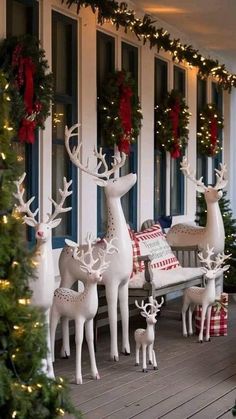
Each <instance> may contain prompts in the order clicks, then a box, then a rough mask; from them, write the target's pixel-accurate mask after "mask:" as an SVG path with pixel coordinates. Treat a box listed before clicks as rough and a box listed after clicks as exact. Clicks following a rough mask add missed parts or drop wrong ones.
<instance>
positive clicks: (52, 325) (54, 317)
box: [50, 306, 60, 362]
mask: <svg viewBox="0 0 236 419" xmlns="http://www.w3.org/2000/svg"><path fill="white" fill-rule="evenodd" d="M59 319H60V314H59V313H58V311H57V309H56V307H54V306H52V309H51V316H50V335H51V356H52V362H54V361H55V335H56V328H57V324H58V321H59Z"/></svg>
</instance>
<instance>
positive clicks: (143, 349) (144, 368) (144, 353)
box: [142, 344, 148, 372]
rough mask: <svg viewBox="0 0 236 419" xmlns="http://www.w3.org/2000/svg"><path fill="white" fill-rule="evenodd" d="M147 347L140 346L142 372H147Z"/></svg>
mask: <svg viewBox="0 0 236 419" xmlns="http://www.w3.org/2000/svg"><path fill="white" fill-rule="evenodd" d="M146 352H147V345H146V344H142V353H143V372H148V370H147V360H146Z"/></svg>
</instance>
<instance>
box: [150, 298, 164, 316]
mask: <svg viewBox="0 0 236 419" xmlns="http://www.w3.org/2000/svg"><path fill="white" fill-rule="evenodd" d="M149 301H150V300H149ZM151 304H152V305H153V308H154V312H156V313H157V312H158V311H160V310H159V308H160V307H161V306H162V305H163V304H164V298H163V297H161V302H160V304H158V301H157V300H156V299H153V301H152V303H151Z"/></svg>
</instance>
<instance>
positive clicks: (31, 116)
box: [0, 35, 52, 143]
mask: <svg viewBox="0 0 236 419" xmlns="http://www.w3.org/2000/svg"><path fill="white" fill-rule="evenodd" d="M0 69H1V70H2V71H4V73H5V75H6V77H7V80H8V81H9V83H10V87H9V95H10V98H11V102H12V107H11V115H10V117H11V120H12V121H13V122H12V123H13V124H14V128H15V130H16V132H17V136H18V138H19V139H20V141H22V142H23V141H25V142H29V143H33V142H34V131H35V129H36V128H37V127H40V128H44V122H45V119H46V118H47V116H48V115H49V113H50V105H51V100H52V74H48V73H47V72H48V63H47V61H46V59H45V52H44V50H42V49H41V48H40V46H39V41H38V40H37V38H35V37H33V36H31V35H24V36H20V37H10V38H7V39H5V40H3V41H2V42H1V44H0Z"/></svg>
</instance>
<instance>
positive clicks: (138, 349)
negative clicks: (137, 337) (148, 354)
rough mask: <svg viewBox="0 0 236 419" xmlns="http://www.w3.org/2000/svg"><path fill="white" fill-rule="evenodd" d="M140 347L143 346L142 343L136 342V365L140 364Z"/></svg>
mask: <svg viewBox="0 0 236 419" xmlns="http://www.w3.org/2000/svg"><path fill="white" fill-rule="evenodd" d="M140 347H141V344H140V343H138V342H137V343H136V346H135V355H136V356H135V366H136V367H137V366H138V365H139V351H140Z"/></svg>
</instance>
